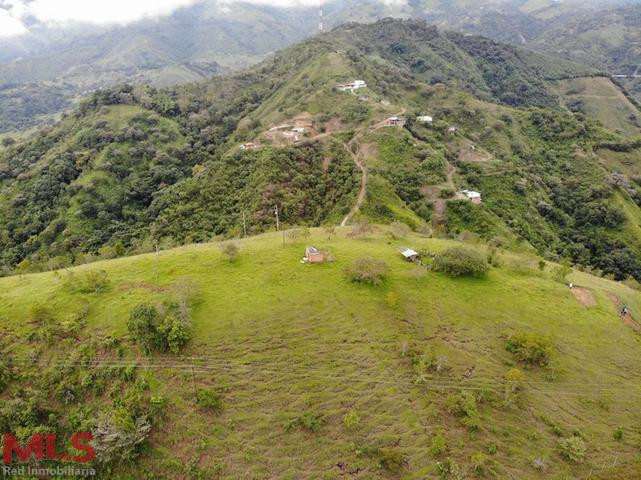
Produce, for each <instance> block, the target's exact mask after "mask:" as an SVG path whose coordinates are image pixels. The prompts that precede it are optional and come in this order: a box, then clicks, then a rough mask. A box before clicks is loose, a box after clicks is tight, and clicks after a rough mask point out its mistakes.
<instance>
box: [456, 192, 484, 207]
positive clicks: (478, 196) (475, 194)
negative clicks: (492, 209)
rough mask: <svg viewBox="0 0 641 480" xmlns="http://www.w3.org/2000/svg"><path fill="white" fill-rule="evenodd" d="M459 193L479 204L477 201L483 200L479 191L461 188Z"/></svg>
mask: <svg viewBox="0 0 641 480" xmlns="http://www.w3.org/2000/svg"><path fill="white" fill-rule="evenodd" d="M461 194H462V195H463V196H464V197H465V198H467V199H468V200H470V201H471V202H472V203H477V204H479V203H481V202H482V201H483V199H482V196H481V194H480V193H479V192H474V191H471V190H463V191H462V192H461Z"/></svg>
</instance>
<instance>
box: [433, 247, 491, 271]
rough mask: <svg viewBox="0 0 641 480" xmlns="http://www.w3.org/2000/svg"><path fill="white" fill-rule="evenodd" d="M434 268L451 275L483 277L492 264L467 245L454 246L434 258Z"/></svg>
mask: <svg viewBox="0 0 641 480" xmlns="http://www.w3.org/2000/svg"><path fill="white" fill-rule="evenodd" d="M432 270H434V271H435V272H441V273H445V274H447V275H449V276H451V277H462V276H473V277H481V276H483V275H485V274H486V273H487V272H488V271H489V270H490V266H489V264H488V263H487V259H486V258H485V257H484V256H483V255H482V254H481V253H480V252H477V251H476V250H472V249H469V248H465V247H453V248H450V249H448V250H445V251H444V252H443V253H441V254H440V255H438V256H437V257H436V258H435V259H434V263H433V264H432Z"/></svg>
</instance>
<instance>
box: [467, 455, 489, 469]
mask: <svg viewBox="0 0 641 480" xmlns="http://www.w3.org/2000/svg"><path fill="white" fill-rule="evenodd" d="M470 463H471V464H472V470H474V471H475V472H477V473H483V471H484V470H485V464H486V463H487V457H486V456H485V455H484V454H483V453H481V452H477V453H475V454H474V455H472V456H471V457H470Z"/></svg>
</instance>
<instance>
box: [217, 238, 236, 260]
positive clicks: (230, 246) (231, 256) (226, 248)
mask: <svg viewBox="0 0 641 480" xmlns="http://www.w3.org/2000/svg"><path fill="white" fill-rule="evenodd" d="M220 250H221V252H223V256H224V257H225V258H227V260H229V261H230V262H233V261H235V260H236V258H238V252H239V250H240V247H239V246H238V244H237V243H236V242H223V243H221V244H220Z"/></svg>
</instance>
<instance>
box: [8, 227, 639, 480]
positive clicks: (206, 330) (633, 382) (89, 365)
mask: <svg viewBox="0 0 641 480" xmlns="http://www.w3.org/2000/svg"><path fill="white" fill-rule="evenodd" d="M349 232H350V229H339V230H338V232H337V233H336V234H335V235H334V236H333V237H332V238H331V239H329V238H328V237H327V234H326V232H325V231H324V230H321V229H314V230H313V231H312V232H311V238H309V239H306V240H301V239H300V238H301V237H300V236H299V239H298V240H296V239H292V236H291V235H288V236H287V237H286V239H285V243H283V236H282V235H281V234H276V233H269V234H265V235H262V236H259V237H254V238H249V239H247V240H243V241H242V242H240V243H239V246H240V251H239V254H238V257H237V258H236V260H235V261H233V262H230V261H229V260H228V259H227V258H226V257H225V256H224V255H223V254H222V253H221V249H220V248H219V246H218V245H217V244H202V245H192V246H187V247H183V248H179V249H176V250H169V251H162V252H160V253H159V254H158V255H155V254H151V255H142V256H138V257H131V258H125V259H118V260H111V261H106V262H99V263H95V264H91V265H86V266H82V267H77V268H74V269H72V270H68V271H57V272H50V273H43V274H35V275H24V276H16V277H11V278H4V279H0V291H2V293H1V294H0V319H1V321H2V332H1V333H2V335H1V342H2V349H3V354H4V355H3V358H4V360H3V363H2V366H1V372H2V375H1V378H2V380H3V381H2V383H3V387H4V392H3V394H2V396H3V399H4V400H5V401H4V402H3V404H2V407H0V422H1V424H2V427H3V429H9V430H11V431H19V432H22V433H23V434H25V435H26V433H27V432H30V431H32V430H33V429H34V428H40V429H44V430H46V431H50V430H54V431H57V432H59V434H60V435H64V434H65V432H72V431H75V430H77V429H82V428H84V429H91V430H92V431H94V432H103V433H104V432H119V434H120V435H121V437H122V438H125V440H123V442H122V444H119V445H112V444H109V442H108V441H107V440H106V437H100V436H99V438H100V439H102V442H103V443H102V445H103V447H104V448H102V449H101V450H100V451H101V452H102V453H101V455H102V456H101V457H100V458H101V459H103V460H104V463H103V464H101V465H102V466H100V468H101V470H100V473H99V478H122V479H125V478H127V479H128V478H132V479H133V478H136V479H140V478H186V479H187V478H208V479H211V478H225V479H238V478H248V479H249V478H251V479H264V478H292V479H293V478H323V479H338V478H343V477H344V476H345V475H346V474H348V475H350V476H352V477H353V478H362V479H373V478H407V479H410V478H416V479H419V478H420V479H425V478H430V479H432V478H433V479H438V478H452V479H454V478H522V479H543V478H544V479H559V478H565V479H582V478H586V477H587V476H588V474H589V473H590V472H591V471H592V472H594V473H596V472H599V473H600V474H602V475H603V476H602V477H600V478H604V479H605V478H608V479H612V478H626V479H631V478H637V477H634V475H635V474H634V472H638V469H639V464H638V463H634V462H635V461H636V462H638V460H639V453H640V450H639V448H640V444H641V425H640V424H639V417H638V404H639V396H640V395H641V390H640V386H641V377H640V376H639V370H638V352H639V347H640V344H641V336H640V335H639V333H638V332H635V330H634V328H636V326H637V325H636V324H634V323H633V322H634V321H633V320H629V321H628V323H629V324H625V323H624V322H623V321H622V320H621V319H620V318H619V315H618V308H619V305H620V303H621V302H625V303H626V304H627V305H629V306H630V308H631V310H632V312H633V315H634V316H637V315H638V312H641V294H639V293H638V291H636V290H633V289H631V288H629V287H626V286H625V285H623V284H620V283H615V282H612V281H609V280H605V279H600V278H596V277H592V276H590V275H587V274H584V273H580V272H573V273H571V274H570V276H569V277H568V280H569V281H573V282H574V283H575V284H576V285H577V286H579V287H581V290H577V291H575V293H577V295H578V297H577V298H578V299H577V298H575V296H574V295H573V293H572V291H571V290H570V289H569V288H568V287H567V286H566V285H565V284H563V283H561V282H560V281H558V280H560V279H561V277H562V276H563V275H564V274H565V273H567V272H566V271H565V270H564V269H563V268H561V267H559V266H556V265H554V264H547V265H545V266H541V265H539V260H538V259H537V257H535V256H532V255H531V254H529V253H527V252H521V253H514V252H509V251H506V250H500V251H498V252H494V253H492V252H490V251H487V250H486V247H483V246H481V245H475V244H471V245H470V246H469V247H470V248H474V249H480V250H481V251H482V252H483V254H484V255H485V254H486V253H487V254H492V256H493V258H494V263H495V264H497V265H499V266H498V267H493V268H492V269H491V271H490V273H489V274H488V275H487V277H485V278H458V279H455V278H450V277H447V276H444V275H443V274H438V273H431V272H428V271H426V270H424V269H422V268H420V267H417V266H414V265H412V264H409V263H406V262H404V261H403V260H402V259H401V258H400V255H399V254H398V249H399V248H400V247H401V246H411V247H413V248H416V249H425V250H429V251H431V252H435V253H438V252H441V251H443V250H444V249H446V248H449V247H451V246H455V245H459V244H458V243H457V242H453V241H448V240H438V239H431V238H427V237H426V236H422V235H417V234H408V236H404V235H405V234H401V236H402V238H401V237H399V236H398V235H391V234H390V233H389V230H388V229H387V228H383V227H376V231H375V232H374V233H373V234H370V235H366V236H364V237H358V238H354V237H351V236H348V235H347V234H348V233H349ZM302 238H304V235H303V237H302ZM306 244H315V245H317V246H318V247H320V248H321V249H323V250H331V251H332V252H333V255H334V256H335V258H336V261H335V262H332V263H328V264H323V265H305V264H301V263H300V262H299V260H300V258H301V257H302V255H303V247H304V246H305V245H306ZM365 255H366V256H371V257H374V258H376V259H379V260H383V261H384V262H385V263H386V264H387V266H388V268H389V270H388V273H387V275H386V277H385V280H384V282H383V284H382V285H380V286H368V285H363V284H356V283H352V282H350V281H349V279H348V278H346V276H345V274H344V273H343V270H344V267H345V266H346V265H348V264H349V263H350V262H351V261H353V260H354V259H356V258H358V257H361V256H365ZM541 268H543V270H541ZM92 272H93V273H92ZM555 279H556V280H555ZM187 297H188V298H189V300H188V302H187V303H188V304H189V308H188V313H187V316H188V319H189V322H190V323H191V327H190V335H191V340H190V341H189V342H188V343H187V344H186V346H185V347H183V348H182V350H181V351H180V352H179V353H175V354H172V353H166V354H161V353H152V354H151V356H147V355H145V354H144V353H143V352H142V349H141V345H140V343H139V344H134V343H132V341H131V337H130V335H129V331H128V321H129V318H130V316H131V315H132V312H134V311H135V310H136V308H135V307H136V306H137V305H140V304H148V305H154V304H160V303H162V302H163V301H166V300H168V299H170V300H171V299H174V300H175V301H176V302H177V304H181V302H182V301H183V299H185V298H187ZM579 300H580V301H579ZM167 308H169V307H167ZM176 315H178V313H176ZM523 335H527V337H522V336H523ZM18 338H20V339H21V340H20V341H19V342H18V341H16V340H17V339H18ZM519 338H528V339H529V340H528V341H530V342H534V343H535V344H536V343H537V342H542V343H541V345H543V350H542V351H544V352H546V353H545V355H549V358H548V360H549V362H539V361H540V360H541V359H540V358H538V359H537V360H536V361H535V363H534V364H531V365H530V364H528V362H529V360H528V359H529V358H530V357H528V356H527V355H521V354H520V353H518V352H521V353H522V352H523V351H522V350H519V349H518V348H517V349H516V350H515V349H514V348H511V350H512V352H510V351H509V350H508V347H509V345H515V344H518V343H519V340H518V339H519ZM25 339H26V341H25ZM515 352H516V353H515ZM539 353H540V352H539ZM542 365H544V366H542ZM147 367H148V368H147ZM203 392H204V393H203ZM45 399H50V400H45ZM197 399H199V400H197ZM17 412H23V414H21V415H17ZM568 439H572V440H568ZM577 439H579V440H577ZM568 441H569V442H570V443H573V444H574V443H576V444H578V447H577V448H578V450H574V449H572V446H570V447H568V446H565V447H564V446H563V445H566V443H567V442H568ZM577 451H578V453H577V454H576V455H577V456H575V457H572V456H571V452H575V453H576V452H577ZM571 458H573V459H574V460H572V459H571ZM615 459H617V460H616V463H617V468H616V469H614V470H610V469H605V470H603V469H602V467H603V466H606V467H608V466H610V465H612V464H613V463H615ZM107 472H111V473H107ZM457 472H458V473H457ZM616 475H619V476H618V477H617V476H616Z"/></svg>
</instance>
